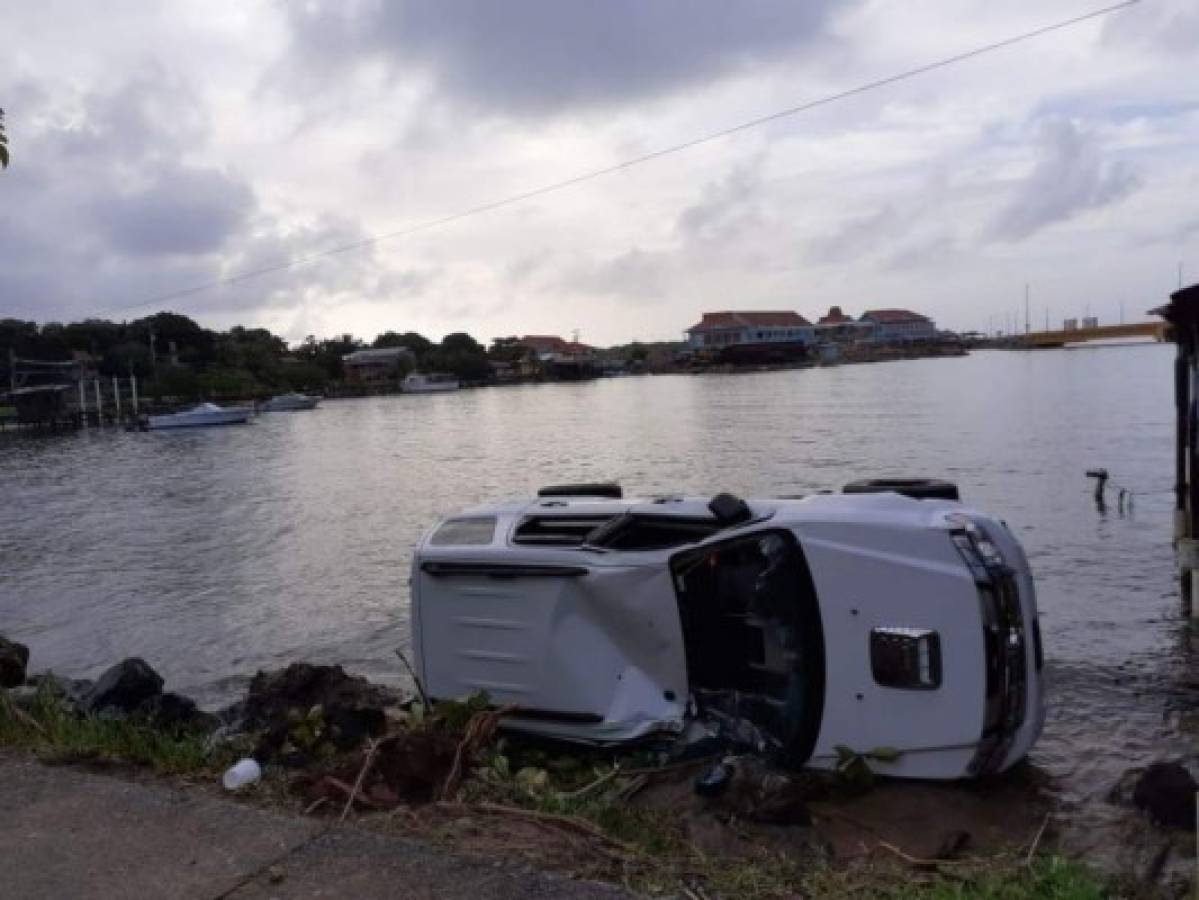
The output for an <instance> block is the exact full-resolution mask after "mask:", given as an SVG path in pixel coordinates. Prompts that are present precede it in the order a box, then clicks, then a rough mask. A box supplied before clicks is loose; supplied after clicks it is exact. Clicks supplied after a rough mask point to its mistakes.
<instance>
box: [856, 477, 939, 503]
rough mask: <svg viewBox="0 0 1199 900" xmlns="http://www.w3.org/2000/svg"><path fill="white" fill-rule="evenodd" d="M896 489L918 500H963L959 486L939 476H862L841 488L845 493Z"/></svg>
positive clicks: (870, 492)
mask: <svg viewBox="0 0 1199 900" xmlns="http://www.w3.org/2000/svg"><path fill="white" fill-rule="evenodd" d="M886 491H894V492H895V493H896V494H903V495H904V496H905V497H914V498H916V499H917V500H961V499H962V497H961V494H959V493H958V486H957V485H956V484H954V483H952V482H950V481H942V480H941V479H939V478H862V479H860V480H858V481H851V482H850V483H849V484H847V485H845V487H843V488H842V489H841V492H842V493H844V494H881V493H884V492H886Z"/></svg>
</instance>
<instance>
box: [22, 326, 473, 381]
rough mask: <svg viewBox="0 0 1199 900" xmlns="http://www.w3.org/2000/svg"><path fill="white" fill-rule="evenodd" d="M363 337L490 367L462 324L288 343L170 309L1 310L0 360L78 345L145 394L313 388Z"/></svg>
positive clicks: (339, 371) (468, 377) (465, 373)
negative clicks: (59, 316) (77, 318)
mask: <svg viewBox="0 0 1199 900" xmlns="http://www.w3.org/2000/svg"><path fill="white" fill-rule="evenodd" d="M368 346H369V347H376V348H379V347H406V348H407V349H409V350H411V351H412V354H413V357H414V359H415V360H416V367H417V368H418V369H421V370H423V371H428V372H449V373H453V374H454V375H457V376H458V377H459V378H461V379H463V380H464V381H485V380H487V379H488V378H490V377H491V365H490V361H489V357H488V353H487V350H486V349H485V348H484V347H483V346H482V345H481V344H479V343H478V341H476V340H475V339H474V338H473V337H471V336H470V335H469V334H466V333H464V332H455V333H453V334H449V335H446V336H445V338H443V339H442V341H441V342H440V343H434V342H433V341H431V340H429V339H428V338H426V337H424V336H423V335H420V334H417V333H416V332H413V331H408V332H403V333H399V332H395V331H387V332H385V333H383V334H380V335H379V336H378V337H376V338H375V340H374V341H373V343H371V344H369V345H368V344H367V343H366V342H365V341H362V340H359V339H357V338H354V337H353V336H352V335H348V334H347V335H342V336H340V337H335V338H325V339H317V338H316V337H315V336H313V335H309V336H308V337H306V338H305V339H304V340H303V341H302V342H301V343H300V345H299V346H298V347H295V348H289V347H288V345H287V342H286V341H285V340H284V339H283V338H281V337H278V336H277V335H274V334H272V333H271V332H270V331H268V330H267V329H265V328H247V327H244V326H241V325H236V326H234V327H232V328H230V329H229V330H228V331H212V330H210V329H207V328H203V327H201V326H200V325H199V324H197V323H196V322H194V321H193V320H192V319H190V318H188V317H187V316H183V315H179V314H178V313H171V312H160V313H157V314H155V315H152V316H147V317H145V318H141V319H135V320H134V321H132V322H110V321H107V320H104V319H85V320H84V321H82V322H72V323H70V324H66V325H63V324H60V323H56V322H49V323H45V324H42V325H39V324H38V323H36V322H29V321H23V320H20V319H0V370H3V369H6V368H7V366H8V362H9V358H10V355H15V356H16V357H17V358H20V359H29V360H47V361H63V360H70V359H73V358H75V357H76V356H77V355H79V354H81V353H82V354H87V355H88V357H89V358H90V359H91V360H92V361H94V363H95V366H96V368H97V370H98V371H99V374H101V375H104V376H113V375H117V376H121V377H126V376H128V375H130V374H132V375H136V376H137V377H138V379H139V381H141V382H142V383H143V386H144V387H143V389H144V390H145V392H146V393H147V394H149V395H151V396H172V397H179V398H187V399H192V398H205V397H211V398H220V397H250V396H256V395H266V394H270V393H275V392H279V391H290V390H313V391H319V390H321V389H323V388H325V387H326V386H327V385H328V384H329V383H331V382H336V381H339V380H340V379H342V378H343V377H344V375H345V372H344V368H343V365H342V357H344V356H345V355H347V354H349V353H353V352H354V351H355V350H362V349H365V348H367V347H368ZM403 374H404V372H403V371H398V372H397V376H402V375H403ZM2 389H3V385H0V390H2Z"/></svg>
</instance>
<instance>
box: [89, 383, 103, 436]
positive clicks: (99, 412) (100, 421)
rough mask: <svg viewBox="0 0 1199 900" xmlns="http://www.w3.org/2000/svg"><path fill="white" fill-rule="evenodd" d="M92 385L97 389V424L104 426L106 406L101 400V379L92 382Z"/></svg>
mask: <svg viewBox="0 0 1199 900" xmlns="http://www.w3.org/2000/svg"><path fill="white" fill-rule="evenodd" d="M92 384H93V385H95V388H96V424H97V425H103V424H104V404H103V403H102V402H101V400H100V379H99V378H97V379H96V380H95V381H93V382H92Z"/></svg>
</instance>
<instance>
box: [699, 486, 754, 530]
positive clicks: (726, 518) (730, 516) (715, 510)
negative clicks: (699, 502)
mask: <svg viewBox="0 0 1199 900" xmlns="http://www.w3.org/2000/svg"><path fill="white" fill-rule="evenodd" d="M708 509H709V510H710V511H711V512H712V515H713V516H715V517H716V521H717V522H719V523H720V524H721V525H723V526H725V527H726V528H729V527H732V526H733V525H740V524H741V523H742V522H748V521H749V520H750V519H752V518H753V517H754V514H753V511H752V510H751V509H750V508H749V504H748V503H746V502H745V501H744V500H742V499H741V498H740V497H737V496H735V495H733V494H717V495H716V496H715V497H713V498H712V499H711V500H710V501H709V502H708Z"/></svg>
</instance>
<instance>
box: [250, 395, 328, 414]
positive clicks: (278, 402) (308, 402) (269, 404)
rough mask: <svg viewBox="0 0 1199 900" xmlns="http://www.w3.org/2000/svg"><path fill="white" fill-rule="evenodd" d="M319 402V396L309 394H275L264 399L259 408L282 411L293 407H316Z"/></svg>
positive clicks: (268, 410) (264, 410) (267, 410)
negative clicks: (268, 398)
mask: <svg viewBox="0 0 1199 900" xmlns="http://www.w3.org/2000/svg"><path fill="white" fill-rule="evenodd" d="M320 402H321V398H320V397H313V396H311V395H309V394H297V393H290V394H276V395H275V396H274V397H271V399H270V400H267V401H265V402H264V403H263V404H262V405H261V406H260V407H259V409H261V410H262V411H263V412H284V411H287V410H293V409H316V405H317V404H318V403H320Z"/></svg>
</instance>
